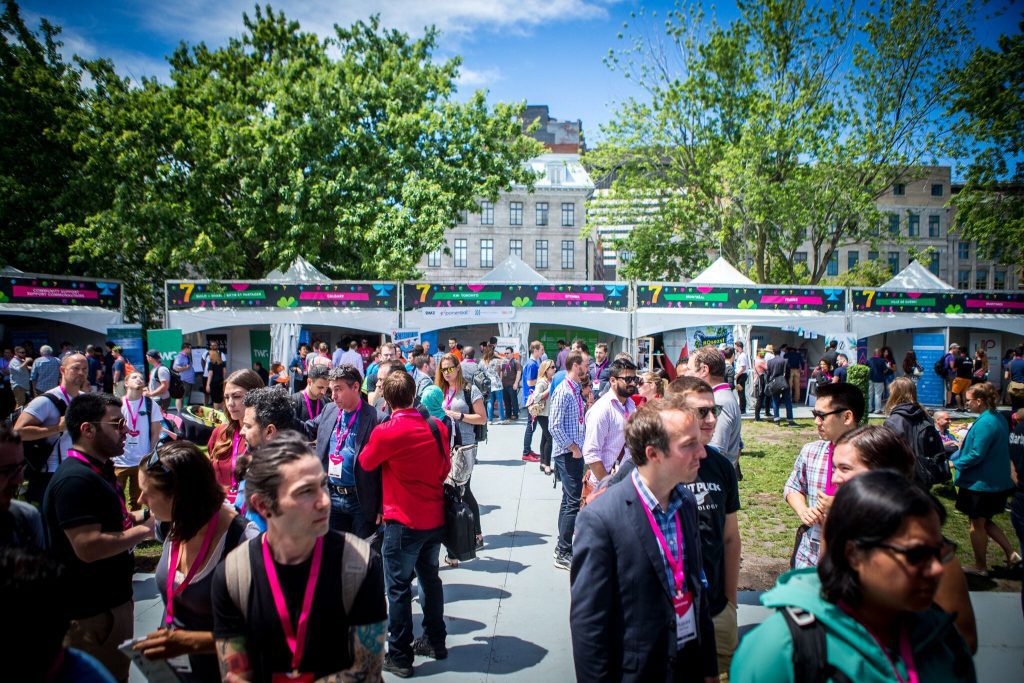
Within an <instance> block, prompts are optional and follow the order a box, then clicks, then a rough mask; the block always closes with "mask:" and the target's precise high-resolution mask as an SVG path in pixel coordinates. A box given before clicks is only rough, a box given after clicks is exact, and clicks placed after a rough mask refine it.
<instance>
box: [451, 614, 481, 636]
mask: <svg viewBox="0 0 1024 683" xmlns="http://www.w3.org/2000/svg"><path fill="white" fill-rule="evenodd" d="M444 626H445V629H446V630H447V631H448V635H450V636H453V635H461V634H463V633H472V632H473V631H480V630H482V629H485V628H487V624H485V623H484V622H482V621H475V620H473V619H463V618H462V617H449V616H448V615H445V617H444Z"/></svg>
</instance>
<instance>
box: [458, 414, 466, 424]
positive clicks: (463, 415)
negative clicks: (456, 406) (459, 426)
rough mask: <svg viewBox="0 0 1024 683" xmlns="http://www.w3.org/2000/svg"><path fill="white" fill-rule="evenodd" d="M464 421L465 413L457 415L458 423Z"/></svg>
mask: <svg viewBox="0 0 1024 683" xmlns="http://www.w3.org/2000/svg"><path fill="white" fill-rule="evenodd" d="M465 419H466V414H465V413H459V422H462V421H463V420H465Z"/></svg>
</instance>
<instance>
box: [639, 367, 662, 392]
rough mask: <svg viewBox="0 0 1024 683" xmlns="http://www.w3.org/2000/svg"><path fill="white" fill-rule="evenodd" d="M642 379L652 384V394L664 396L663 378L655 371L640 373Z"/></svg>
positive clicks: (645, 382)
mask: <svg viewBox="0 0 1024 683" xmlns="http://www.w3.org/2000/svg"><path fill="white" fill-rule="evenodd" d="M641 377H643V379H644V384H653V385H654V395H655V396H664V395H665V379H664V378H663V377H662V376H661V375H659V374H658V373H656V372H645V373H644V374H643V375H641Z"/></svg>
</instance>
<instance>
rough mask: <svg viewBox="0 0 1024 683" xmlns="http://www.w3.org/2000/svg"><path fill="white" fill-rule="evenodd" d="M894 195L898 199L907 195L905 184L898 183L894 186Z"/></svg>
mask: <svg viewBox="0 0 1024 683" xmlns="http://www.w3.org/2000/svg"><path fill="white" fill-rule="evenodd" d="M892 193H893V195H895V196H896V197H902V196H903V195H905V194H906V193H907V186H906V185H904V184H903V183H896V184H895V185H893V186H892Z"/></svg>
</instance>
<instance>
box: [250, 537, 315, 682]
mask: <svg viewBox="0 0 1024 683" xmlns="http://www.w3.org/2000/svg"><path fill="white" fill-rule="evenodd" d="M323 556H324V537H323V536H320V537H319V538H317V539H316V545H315V546H313V561H312V563H311V564H310V566H309V578H308V579H306V590H305V592H304V593H303V595H302V611H301V612H299V624H298V628H292V619H291V616H290V615H289V614H288V604H287V603H286V602H285V601H284V593H283V592H282V591H281V582H280V581H278V580H277V568H276V567H275V566H274V558H273V557H272V556H271V555H270V544H269V543H267V535H266V534H264V535H263V564H264V566H265V567H266V570H267V583H269V584H270V592H271V594H273V596H274V607H275V608H277V618H278V620H280V622H281V630H282V631H284V638H285V642H286V643H287V645H288V649H289V650H291V651H292V675H297V674H298V673H299V664H301V663H302V651H303V650H305V649H306V629H307V628H308V627H309V613H310V612H311V611H312V609H313V594H314V593H316V580H317V578H319V576H320V561H321V560H322V559H323Z"/></svg>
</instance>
